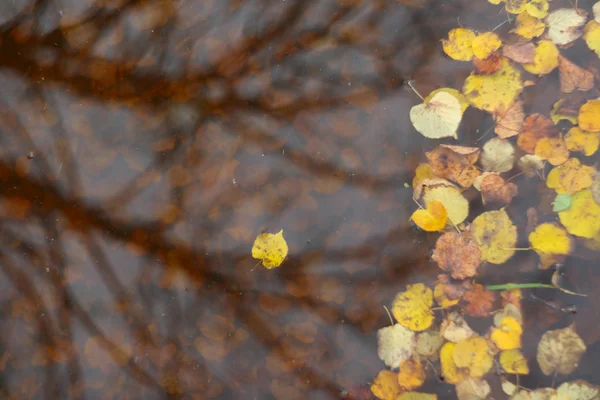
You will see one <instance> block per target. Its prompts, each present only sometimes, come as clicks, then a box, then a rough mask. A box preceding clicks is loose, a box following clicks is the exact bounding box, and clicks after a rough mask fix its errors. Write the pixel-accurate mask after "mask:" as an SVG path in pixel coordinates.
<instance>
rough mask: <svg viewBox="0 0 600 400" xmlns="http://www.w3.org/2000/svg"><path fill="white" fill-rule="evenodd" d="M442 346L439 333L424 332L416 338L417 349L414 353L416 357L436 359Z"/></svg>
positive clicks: (442, 339)
mask: <svg viewBox="0 0 600 400" xmlns="http://www.w3.org/2000/svg"><path fill="white" fill-rule="evenodd" d="M443 344H444V338H443V337H442V335H440V333H439V332H434V331H426V332H422V333H419V335H418V336H417V347H416V348H415V351H416V353H417V354H418V355H420V356H422V357H426V358H428V359H437V358H438V357H439V351H440V349H441V347H442V345H443Z"/></svg>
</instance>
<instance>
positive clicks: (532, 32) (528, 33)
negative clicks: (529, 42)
mask: <svg viewBox="0 0 600 400" xmlns="http://www.w3.org/2000/svg"><path fill="white" fill-rule="evenodd" d="M515 25H516V27H515V28H514V29H513V30H512V31H511V32H513V33H516V34H517V35H519V36H521V37H523V38H525V39H533V38H535V37H538V36H540V35H541V34H542V33H544V30H545V29H546V24H544V22H543V21H541V20H539V19H537V18H534V17H532V16H531V15H530V14H529V13H527V12H522V13H521V14H519V15H518V16H517V20H516V21H515Z"/></svg>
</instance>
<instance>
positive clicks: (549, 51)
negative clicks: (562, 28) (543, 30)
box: [523, 40, 559, 75]
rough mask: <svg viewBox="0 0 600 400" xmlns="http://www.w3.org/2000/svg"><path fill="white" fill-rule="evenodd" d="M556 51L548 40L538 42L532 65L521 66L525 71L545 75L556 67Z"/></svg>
mask: <svg viewBox="0 0 600 400" xmlns="http://www.w3.org/2000/svg"><path fill="white" fill-rule="evenodd" d="M558 54H559V53H558V49H557V48H556V46H555V45H554V43H552V42H551V41H549V40H540V41H539V43H538V45H537V46H536V47H535V56H534V61H533V63H532V64H523V68H525V71H527V72H529V73H532V74H536V75H546V74H549V73H550V72H552V71H553V70H554V68H556V67H558Z"/></svg>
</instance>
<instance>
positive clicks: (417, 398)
mask: <svg viewBox="0 0 600 400" xmlns="http://www.w3.org/2000/svg"><path fill="white" fill-rule="evenodd" d="M437 398H438V397H437V395H436V394H431V393H419V392H404V393H402V394H401V395H400V396H398V397H396V400H437Z"/></svg>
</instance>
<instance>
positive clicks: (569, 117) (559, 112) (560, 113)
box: [550, 99, 579, 125]
mask: <svg viewBox="0 0 600 400" xmlns="http://www.w3.org/2000/svg"><path fill="white" fill-rule="evenodd" d="M571 105H572V104H571V102H569V101H566V99H560V100H558V101H557V102H556V103H554V105H553V106H552V111H550V118H551V119H552V122H554V124H556V125H557V124H558V123H559V122H560V121H563V120H564V121H569V122H570V123H572V124H573V125H577V118H578V117H579V106H578V107H577V108H576V109H574V108H572V107H571Z"/></svg>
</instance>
